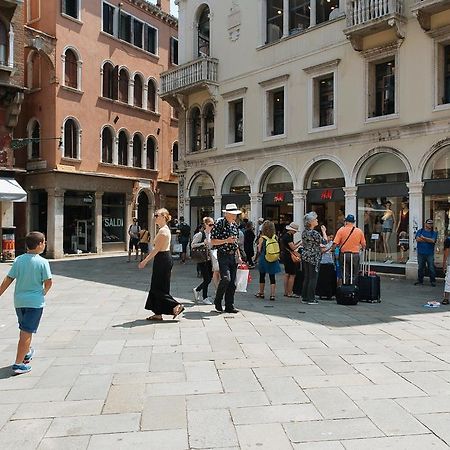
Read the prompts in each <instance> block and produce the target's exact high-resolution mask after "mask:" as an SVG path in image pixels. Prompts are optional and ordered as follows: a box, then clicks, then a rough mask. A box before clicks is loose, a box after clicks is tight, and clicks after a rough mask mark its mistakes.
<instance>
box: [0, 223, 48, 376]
mask: <svg viewBox="0 0 450 450" xmlns="http://www.w3.org/2000/svg"><path fill="white" fill-rule="evenodd" d="M25 243H26V246H27V253H24V254H23V255H20V256H18V257H17V258H16V259H15V260H14V263H13V265H12V267H11V268H10V269H9V272H8V274H7V275H6V277H5V278H4V280H3V282H2V284H1V286H0V296H2V295H3V293H4V292H5V291H6V289H8V287H9V286H10V285H11V283H12V282H13V281H14V280H15V281H16V286H15V289H14V307H15V310H16V315H17V321H18V323H19V330H20V332H19V342H18V343H17V352H16V361H15V363H14V364H13V365H12V366H11V369H12V371H13V373H14V374H16V375H19V374H22V373H28V372H30V371H31V365H30V362H31V360H32V359H33V356H34V349H33V348H32V347H31V341H32V338H33V334H35V333H36V332H37V330H38V328H39V324H40V321H41V318H42V313H43V311H44V306H45V296H46V295H47V293H48V291H49V290H50V288H51V287H52V284H53V282H52V273H51V271H50V265H49V263H48V261H47V260H46V259H44V258H42V257H41V256H40V255H41V253H42V252H43V251H44V250H45V236H44V235H43V234H42V233H40V232H39V231H32V232H31V233H28V234H27V235H26V237H25Z"/></svg>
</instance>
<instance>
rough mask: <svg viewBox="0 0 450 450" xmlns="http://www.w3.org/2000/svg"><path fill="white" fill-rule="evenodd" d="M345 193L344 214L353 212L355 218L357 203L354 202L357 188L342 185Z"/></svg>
mask: <svg viewBox="0 0 450 450" xmlns="http://www.w3.org/2000/svg"><path fill="white" fill-rule="evenodd" d="M342 189H344V194H345V215H346V216H348V215H349V214H353V215H354V216H355V218H356V219H357V212H358V208H357V204H356V193H357V192H358V188H357V187H356V186H349V187H344V188H342Z"/></svg>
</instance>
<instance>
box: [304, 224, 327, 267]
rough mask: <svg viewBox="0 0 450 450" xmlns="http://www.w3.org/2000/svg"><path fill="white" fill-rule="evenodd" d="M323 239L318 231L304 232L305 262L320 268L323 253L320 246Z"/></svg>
mask: <svg viewBox="0 0 450 450" xmlns="http://www.w3.org/2000/svg"><path fill="white" fill-rule="evenodd" d="M321 243H322V238H321V236H320V234H319V233H318V232H317V231H316V230H303V233H302V246H303V249H302V259H303V261H305V262H307V263H309V264H313V265H315V266H317V267H318V266H319V263H320V258H321V256H322V251H321V249H320V244H321Z"/></svg>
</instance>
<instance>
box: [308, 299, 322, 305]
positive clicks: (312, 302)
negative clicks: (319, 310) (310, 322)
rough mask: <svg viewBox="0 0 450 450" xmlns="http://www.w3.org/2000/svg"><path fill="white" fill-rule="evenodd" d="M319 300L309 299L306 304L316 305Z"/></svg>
mask: <svg viewBox="0 0 450 450" xmlns="http://www.w3.org/2000/svg"><path fill="white" fill-rule="evenodd" d="M318 304H319V302H318V301H317V300H310V301H308V305H318Z"/></svg>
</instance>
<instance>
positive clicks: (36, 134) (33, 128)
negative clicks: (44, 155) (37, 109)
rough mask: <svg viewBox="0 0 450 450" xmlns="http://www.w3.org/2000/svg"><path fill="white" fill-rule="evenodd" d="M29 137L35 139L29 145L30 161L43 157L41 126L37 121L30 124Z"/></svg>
mask: <svg viewBox="0 0 450 450" xmlns="http://www.w3.org/2000/svg"><path fill="white" fill-rule="evenodd" d="M27 131H28V133H27V134H28V137H29V138H31V139H34V140H33V141H30V142H29V144H28V159H37V158H39V157H40V156H41V143H40V141H39V140H40V139H41V126H40V124H39V122H38V121H37V120H36V119H33V120H31V121H30V122H29V124H28V127H27Z"/></svg>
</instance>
